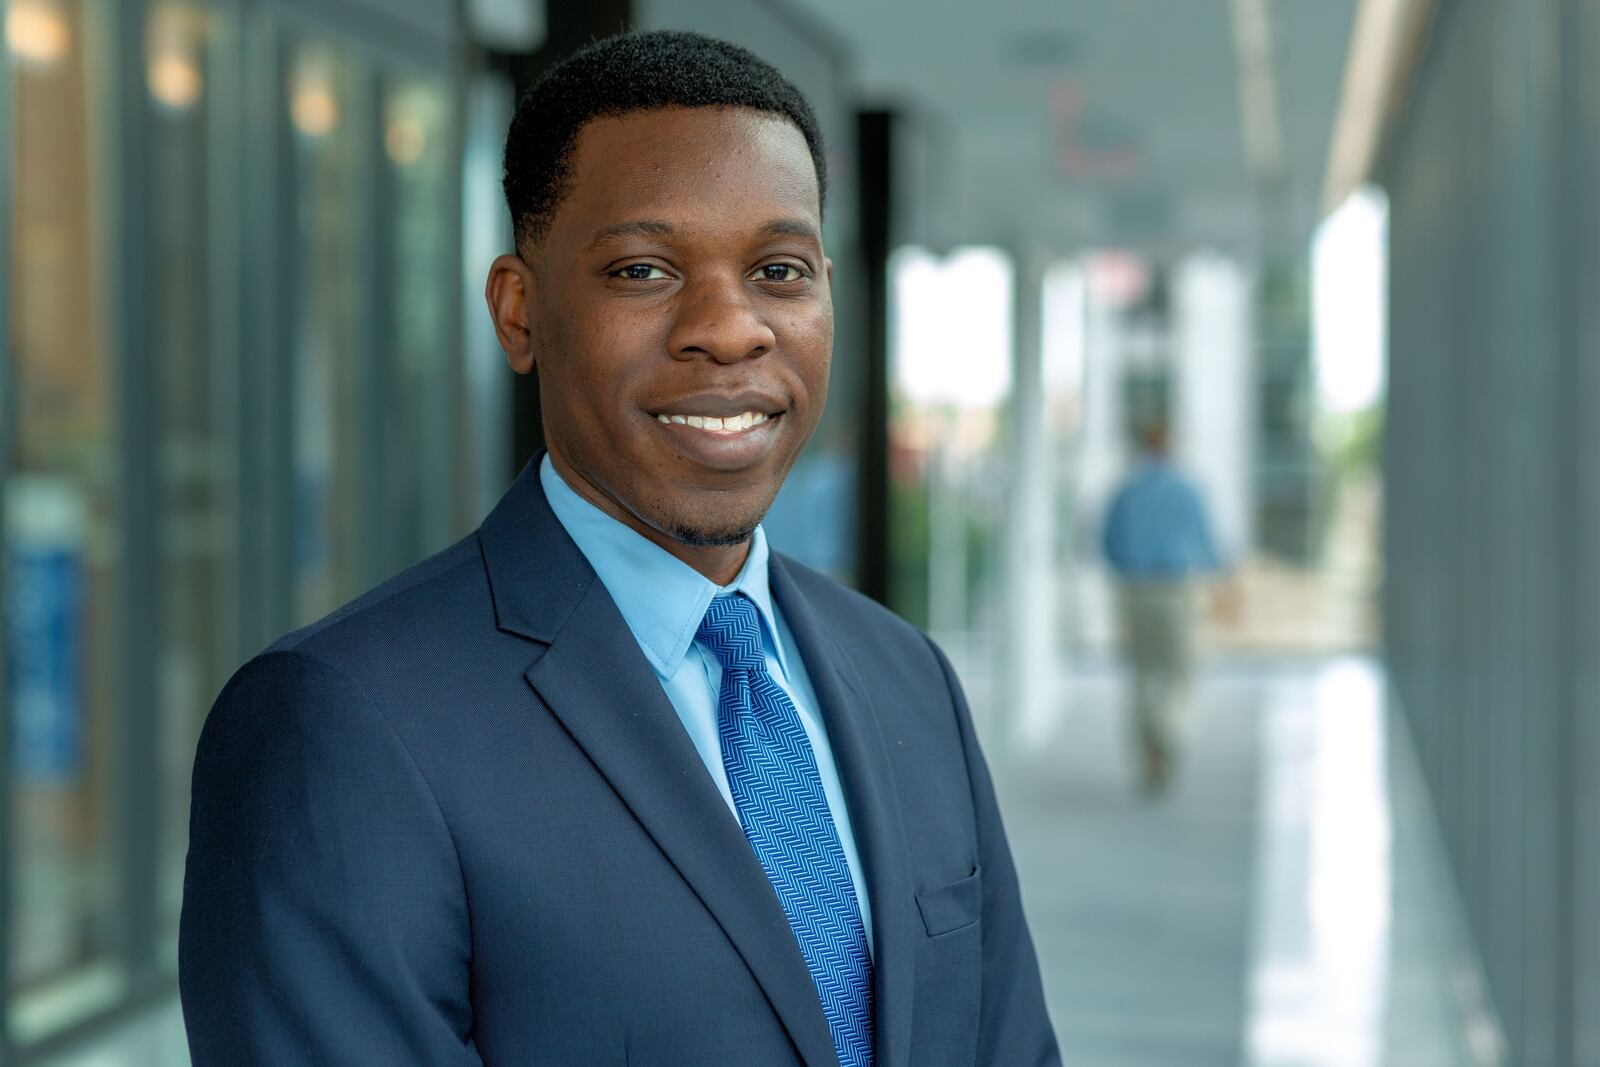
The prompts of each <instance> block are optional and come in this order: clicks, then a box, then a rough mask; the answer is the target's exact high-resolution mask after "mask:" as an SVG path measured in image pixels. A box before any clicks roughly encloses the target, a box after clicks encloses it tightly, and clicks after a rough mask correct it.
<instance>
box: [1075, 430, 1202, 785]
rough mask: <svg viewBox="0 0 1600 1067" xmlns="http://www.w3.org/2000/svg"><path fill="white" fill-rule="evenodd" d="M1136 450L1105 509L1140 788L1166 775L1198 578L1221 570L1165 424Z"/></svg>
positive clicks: (1177, 731)
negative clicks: (1138, 455)
mask: <svg viewBox="0 0 1600 1067" xmlns="http://www.w3.org/2000/svg"><path fill="white" fill-rule="evenodd" d="M1140 437H1141V443H1142V444H1143V446H1144V455H1143V457H1142V460H1141V462H1140V464H1139V466H1138V468H1137V469H1136V470H1135V471H1134V472H1133V474H1132V475H1131V476H1130V477H1129V478H1128V480H1127V481H1126V482H1124V483H1123V485H1122V486H1121V488H1120V489H1118V491H1117V493H1116V495H1115V497H1114V498H1113V500H1112V503H1111V509H1110V511H1109V513H1108V514H1107V517H1106V524H1105V531H1104V551H1105V556H1106V560H1107V562H1109V563H1110V565H1111V568H1112V570H1113V571H1115V572H1116V575H1117V580H1118V590H1117V594H1118V595H1117V601H1118V605H1117V606H1118V615H1119V621H1120V626H1121V638H1122V646H1123V654H1124V655H1125V656H1126V658H1127V660H1128V662H1129V665H1130V666H1131V667H1132V669H1133V723H1134V728H1135V731H1136V733H1137V737H1138V744H1139V751H1140V757H1141V768H1142V772H1143V776H1144V784H1145V787H1146V788H1147V789H1148V790H1149V791H1150V792H1151V793H1156V794H1159V793H1162V792H1164V791H1165V790H1166V788H1167V785H1168V783H1169V782H1170V780H1171V776H1172V769H1173V764H1174V762H1175V761H1176V759H1177V756H1178V750H1179V747H1180V745H1181V742H1182V735H1183V730H1184V724H1185V720H1186V718H1187V710H1188V704H1189V700H1190V695H1191V691H1192V689H1193V683H1194V666H1195V645H1196V639H1195V638H1196V635H1195V629H1196V623H1197V610H1196V605H1197V600H1198V595H1197V594H1198V585H1199V581H1198V580H1199V579H1200V578H1201V577H1203V576H1204V575H1206V574H1208V573H1211V572H1215V571H1217V570H1220V569H1221V559H1220V557H1219V556H1218V554H1217V549H1216V541H1215V540H1214V538H1213V537H1212V533H1211V522H1210V519H1209V517H1208V515H1207V513H1206V506H1205V502H1204V500H1203V499H1202V497H1201V493H1200V490H1199V489H1198V488H1197V487H1196V486H1195V485H1194V483H1193V482H1191V481H1190V480H1189V479H1188V477H1186V476H1185V475H1184V474H1183V473H1182V472H1181V471H1179V470H1178V469H1177V467H1176V466H1174V465H1173V463H1172V461H1171V458H1170V456H1169V454H1168V444H1169V442H1168V435H1167V427H1166V424H1165V423H1163V422H1160V421H1159V420H1157V421H1152V422H1150V423H1149V424H1147V425H1146V426H1145V427H1144V430H1143V432H1142V433H1141V435H1140Z"/></svg>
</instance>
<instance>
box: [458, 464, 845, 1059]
mask: <svg viewBox="0 0 1600 1067" xmlns="http://www.w3.org/2000/svg"><path fill="white" fill-rule="evenodd" d="M537 465H538V458H537V457H536V458H535V460H534V461H533V462H532V463H530V464H529V466H528V468H527V469H526V470H524V472H523V474H522V475H521V476H520V477H519V478H518V481H517V484H516V485H515V486H514V487H513V488H512V490H511V491H510V492H509V493H507V494H506V498H505V500H503V501H502V503H501V504H500V506H499V507H497V508H496V509H495V512H494V513H493V514H491V515H490V516H489V518H488V519H486V520H485V521H484V525H483V527H482V529H481V530H480V541H481V544H482V546H483V551H484V559H485V563H486V566H487V567H488V570H489V574H490V584H491V585H492V587H493V591H494V601H495V611H496V615H497V617H498V619H499V623H500V626H501V628H502V629H506V630H509V631H511V632H514V633H520V634H522V635H523V636H525V637H530V638H532V639H533V640H536V641H539V642H541V643H543V644H547V645H548V648H547V649H545V651H544V653H543V655H541V656H539V658H538V659H537V660H536V661H535V662H534V663H533V665H532V666H530V667H529V668H528V669H527V671H526V677H527V680H528V682H529V684H530V685H531V686H532V687H533V689H534V690H535V691H536V692H537V693H538V695H539V697H540V698H541V699H542V700H543V701H544V703H545V704H546V706H548V707H549V709H550V711H551V712H552V713H553V714H554V715H555V716H556V717H557V718H558V719H559V720H560V721H561V723H562V725H563V726H564V727H565V728H566V730H567V732H568V733H569V734H570V735H571V736H572V738H573V740H574V741H575V742H576V743H577V744H578V745H579V746H580V747H581V748H582V749H583V750H584V753H585V754H586V755H587V756H588V757H589V759H590V761H591V762H593V764H594V765H595V767H596V768H597V769H598V770H599V772H600V773H601V775H603V776H604V777H605V779H606V781H607V782H608V783H609V784H610V786H611V788H612V789H613V790H615V791H616V793H617V795H618V796H619V797H620V798H621V799H622V801H623V803H625V804H626V805H627V806H628V809H629V810H630V811H631V812H632V813H633V815H634V817H635V818H636V819H638V821H639V823H640V825H641V826H643V827H644V829H645V831H646V832H647V833H648V834H649V835H650V837H651V838H652V839H653V840H654V841H655V843H656V845H657V846H658V847H659V848H660V849H661V851H662V852H663V853H664V854H665V855H666V857H667V859H668V860H669V861H671V863H672V864H673V866H674V867H675V868H676V869H677V870H678V873H679V874H680V875H682V877H683V878H684V880H685V881H686V882H688V883H689V885H690V886H691V887H692V888H693V889H694V891H695V893H696V894H697V895H698V896H699V898H700V900H701V901H702V902H703V903H704V904H705V906H706V908H707V910H708V911H710V912H711V914H712V915H713V916H714V917H715V918H716V920H717V922H718V924H720V925H721V927H722V929H723V930H724V932H725V933H726V934H727V936H728V939H729V940H730V941H731V942H732V943H733V945H734V947H735V948H736V949H737V950H738V952H739V954H740V955H741V956H742V957H743V959H744V961H745V963H746V965H747V966H748V967H749V968H750V971H751V973H752V974H753V975H754V976H755V979H756V981H757V982H758V983H760V985H761V987H762V989H763V990H764V991H765V993H766V995H767V999H768V1000H769V1001H770V1002H771V1004H772V1006H773V1009H774V1011H775V1012H776V1013H777V1015H778V1017H779V1018H780V1019H781V1020H782V1021H783V1024H784V1026H785V1028H786V1029H787V1030H788V1032H789V1036H790V1038H791V1039H792V1040H793V1041H794V1044H795V1047H796V1048H797V1049H798V1050H799V1052H800V1054H801V1056H802V1058H803V1059H804V1060H805V1061H806V1062H807V1063H808V1064H815V1065H831V1064H836V1063H837V1060H836V1058H835V1054H834V1048H833V1040H832V1038H831V1036H830V1035H829V1033H828V1023H827V1019H826V1017H825V1016H824V1014H823V1011H822V1005H821V1002H820V1001H819V1000H818V997H817V990H816V986H815V985H814V984H813V982H812V979H811V974H810V972H809V971H808V970H807V968H806V963H805V958H804V957H803V956H802V955H801V953H800V947H799V945H798V944H797V943H796V941H795V937H794V932H793V931H792V930H791V929H790V927H789V922H788V919H787V918H786V917H785V915H784V913H783V908H782V905H781V904H779V902H778V896H777V893H776V892H775V891H774V890H773V888H772V884H771V883H770V882H769V881H768V880H767V876H766V872H765V871H763V870H762V868H761V864H760V861H759V860H757V859H756V855H755V852H754V851H753V850H752V849H751V848H750V844H749V842H748V841H747V840H745V836H744V832H743V830H741V829H740V827H739V823H738V820H737V819H736V818H735V817H734V815H733V813H732V812H731V811H729V810H728V805H727V803H726V802H725V801H724V800H723V798H722V794H721V793H720V792H718V791H717V787H716V785H715V783H714V782H713V781H712V778H711V776H710V775H709V774H708V773H706V769H705V765H704V764H703V763H702V762H701V759H700V755H699V753H698V752H697V751H696V750H695V748H694V745H693V743H692V742H691V741H690V740H689V735H688V734H687V733H686V732H685V731H684V729H683V724H682V723H681V722H680V721H679V720H678V717H677V713H676V712H675V711H674V710H673V708H672V704H671V702H670V701H669V700H668V699H667V696H666V693H665V692H664V691H663V690H662V688H661V684H660V681H659V680H658V679H657V678H656V675H655V672H654V671H652V670H651V669H650V665H649V664H648V663H647V662H646V660H645V658H644V654H643V653H642V652H641V651H640V650H639V646H638V644H637V643H636V642H635V640H634V638H633V634H632V632H631V631H630V630H629V629H628V626H627V623H626V622H625V621H624V620H623V618H622V615H621V613H620V612H619V611H618V610H617V607H616V604H615V603H614V602H613V601H612V599H611V597H610V595H609V594H608V593H607V592H606V590H605V586H604V585H603V584H602V583H601V582H600V581H599V580H598V579H597V578H596V577H595V575H594V571H593V569H592V568H590V567H589V564H588V561H587V560H586V559H584V558H583V554H582V553H581V552H580V551H579V550H578V547H577V546H576V545H575V544H574V543H573V542H572V539H571V538H570V537H568V536H567V533H566V531H565V529H563V528H562V527H561V524H560V522H559V521H558V520H557V519H556V518H555V515H554V513H553V512H551V510H550V506H549V504H548V503H547V502H546V501H545V498H544V492H543V490H542V488H541V487H540V485H539V483H538V475H537Z"/></svg>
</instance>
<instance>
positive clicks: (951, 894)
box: [917, 867, 983, 937]
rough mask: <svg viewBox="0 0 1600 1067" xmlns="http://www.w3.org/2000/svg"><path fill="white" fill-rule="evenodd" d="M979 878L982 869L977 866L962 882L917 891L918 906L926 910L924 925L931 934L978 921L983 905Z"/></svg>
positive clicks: (930, 935) (920, 909) (935, 935)
mask: <svg viewBox="0 0 1600 1067" xmlns="http://www.w3.org/2000/svg"><path fill="white" fill-rule="evenodd" d="M979 877H980V871H979V869H978V868H977V867H974V868H973V869H972V873H971V874H969V875H967V876H966V877H965V878H963V879H961V880H960V881H957V882H951V883H950V884H949V885H942V886H939V887H937V888H934V889H924V890H923V891H922V892H920V893H918V894H917V909H918V910H919V911H921V912H922V926H923V928H924V929H926V930H927V931H928V936H929V937H938V936H939V935H940V934H948V933H953V932H954V931H956V930H961V929H964V928H966V927H968V926H971V925H972V924H973V923H975V922H977V921H978V915H979V913H980V912H981V910H982V906H983V894H982V893H981V892H980V889H981V882H980V881H979Z"/></svg>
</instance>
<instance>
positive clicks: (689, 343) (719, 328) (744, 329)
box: [669, 278, 778, 363]
mask: <svg viewBox="0 0 1600 1067" xmlns="http://www.w3.org/2000/svg"><path fill="white" fill-rule="evenodd" d="M679 309H680V310H679V312H678V321H677V322H676V323H675V324H674V326H673V331H672V337H671V339H670V341H669V349H670V351H671V352H672V354H673V356H674V357H676V358H678V359H696V358H700V357H703V356H710V357H711V358H712V359H714V360H716V361H717V362H718V363H737V362H738V361H739V360H741V359H750V358H752V357H755V356H761V355H765V354H766V353H768V352H771V351H772V350H773V348H774V347H776V346H777V343H778V339H777V337H776V336H775V335H774V334H773V332H772V327H771V326H769V325H768V324H767V321H766V319H765V318H763V317H762V315H761V314H760V310H759V309H758V308H757V307H756V305H755V302H754V300H753V294H752V293H751V292H750V291H749V289H748V288H747V287H746V285H745V284H744V282H743V280H742V279H724V278H717V279H710V278H708V279H706V280H704V281H702V282H700V283H699V284H696V285H693V286H691V287H690V288H689V289H688V290H687V291H686V292H685V293H684V298H683V301H682V303H680V304H679Z"/></svg>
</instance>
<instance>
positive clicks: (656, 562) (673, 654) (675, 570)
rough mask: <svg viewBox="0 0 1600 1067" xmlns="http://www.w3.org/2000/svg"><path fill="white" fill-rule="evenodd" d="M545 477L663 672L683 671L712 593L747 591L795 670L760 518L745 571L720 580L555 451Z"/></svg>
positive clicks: (553, 506)
mask: <svg viewBox="0 0 1600 1067" xmlns="http://www.w3.org/2000/svg"><path fill="white" fill-rule="evenodd" d="M539 484H540V485H541V486H543V487H544V495H545V498H546V499H547V500H549V502H550V510H551V511H553V512H555V516H556V519H557V520H558V521H559V522H560V523H561V525H562V526H563V527H564V528H565V529H566V531H567V534H568V535H569V536H570V537H571V538H572V540H573V541H574V542H576V543H577V545H578V550H579V551H580V552H582V553H583V555H584V558H585V559H587V560H588V561H589V566H591V567H593V568H594V572H595V574H596V575H598V576H599V578H600V581H601V582H602V583H603V584H604V585H605V587H606V591H607V592H608V593H610V594H611V599H612V600H613V601H615V602H616V605H617V610H618V611H619V612H621V613H622V618H623V621H624V622H626V623H627V624H628V629H629V630H631V631H633V636H634V639H635V640H637V641H638V642H639V647H640V649H642V650H643V652H644V654H645V658H646V659H648V660H649V661H650V666H651V668H652V669H654V670H655V672H656V674H658V675H660V676H661V677H663V678H670V677H672V675H674V674H676V673H677V670H678V667H679V666H680V665H682V663H683V657H684V656H685V655H687V654H688V651H689V646H690V645H692V644H693V643H694V635H695V631H696V630H698V629H699V628H700V620H701V619H703V618H705V614H706V609H707V608H708V607H710V606H711V601H712V598H714V597H717V596H720V595H724V594H728V593H743V594H744V595H745V596H747V597H749V598H750V601H751V602H752V603H753V604H755V606H756V611H757V613H758V614H759V615H760V616H761V622H762V625H763V626H765V627H766V631H767V637H768V639H769V640H770V641H771V642H772V647H773V649H774V651H776V653H777V656H778V667H779V669H780V670H782V671H783V672H784V674H785V676H786V677H787V675H788V673H789V666H788V663H787V662H786V661H785V659H784V654H783V643H782V642H781V641H780V640H779V638H778V627H777V617H776V615H775V613H774V611H773V606H772V594H771V589H770V587H769V586H768V583H767V564H768V561H769V558H770V553H769V550H768V548H767V534H766V531H765V530H763V529H762V528H761V527H760V526H757V527H756V529H755V532H754V533H753V534H751V535H750V555H749V556H748V557H747V558H746V559H745V561H744V566H743V567H741V568H740V569H739V574H738V575H737V576H736V577H735V578H734V580H733V581H732V582H730V583H729V584H727V585H725V586H718V585H716V584H715V583H714V582H712V581H711V580H710V579H708V578H707V577H705V575H703V574H701V573H700V572H699V571H697V570H695V569H694V568H693V567H691V566H689V565H688V564H687V563H685V562H683V561H682V560H681V559H679V558H678V557H676V556H674V555H673V554H672V553H670V552H668V551H667V550H666V549H664V548H662V547H661V546H660V545H658V544H656V543H655V542H653V541H651V540H649V539H648V538H646V537H644V536H642V535H641V534H639V533H638V532H637V531H635V530H633V529H631V528H629V527H628V526H625V525H624V524H622V523H621V522H618V521H617V520H616V519H614V518H612V517H611V516H610V515H607V514H606V513H605V512H603V511H601V510H600V509H599V508H597V507H595V506H594V505H593V504H591V503H590V502H589V501H588V500H585V499H584V498H583V497H581V496H579V495H578V493H577V492H576V491H575V490H574V489H573V488H572V487H571V486H569V485H568V484H567V483H566V480H565V479H564V478H562V477H561V475H560V474H559V473H558V472H557V471H556V469H555V465H554V464H552V463H551V462H550V456H549V453H546V454H545V456H544V458H543V460H541V461H540V463H539Z"/></svg>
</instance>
